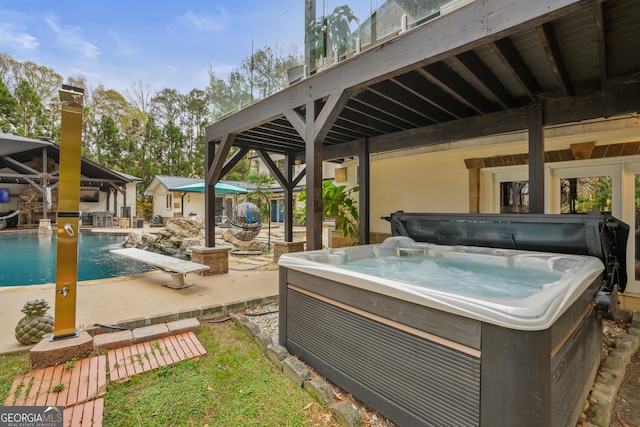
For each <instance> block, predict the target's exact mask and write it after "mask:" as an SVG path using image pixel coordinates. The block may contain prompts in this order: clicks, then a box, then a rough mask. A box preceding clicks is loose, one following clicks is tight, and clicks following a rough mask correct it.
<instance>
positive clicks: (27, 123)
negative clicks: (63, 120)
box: [15, 80, 49, 138]
mask: <svg viewBox="0 0 640 427" xmlns="http://www.w3.org/2000/svg"><path fill="white" fill-rule="evenodd" d="M15 99H16V101H17V106H16V119H15V120H16V122H15V125H16V133H17V134H18V135H21V136H26V137H28V138H38V137H40V136H49V129H48V126H47V125H48V123H49V119H48V117H47V114H46V111H45V109H44V107H43V105H42V101H41V99H40V97H39V96H38V94H37V93H36V92H35V91H34V90H33V88H32V87H31V85H30V84H29V82H27V81H26V80H21V81H20V83H18V87H17V88H16V91H15Z"/></svg>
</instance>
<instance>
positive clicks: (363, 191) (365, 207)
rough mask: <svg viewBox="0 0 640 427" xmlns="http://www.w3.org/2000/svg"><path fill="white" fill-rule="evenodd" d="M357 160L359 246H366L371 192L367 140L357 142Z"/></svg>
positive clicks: (368, 235)
mask: <svg viewBox="0 0 640 427" xmlns="http://www.w3.org/2000/svg"><path fill="white" fill-rule="evenodd" d="M359 145H360V147H359V153H358V160H359V163H360V167H359V168H358V181H359V185H360V191H359V195H358V211H359V215H358V216H359V218H358V219H359V227H360V244H361V245H368V244H369V243H370V237H371V236H370V232H371V227H370V218H369V216H370V215H369V210H370V200H371V191H370V187H369V181H370V176H371V173H370V171H369V139H368V138H362V139H361V140H360V141H359Z"/></svg>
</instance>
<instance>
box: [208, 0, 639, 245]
mask: <svg viewBox="0 0 640 427" xmlns="http://www.w3.org/2000/svg"><path fill="white" fill-rule="evenodd" d="M638 22H640V0H491V1H475V2H472V3H470V4H469V5H467V6H465V7H463V8H461V9H459V10H456V11H454V12H452V13H449V14H447V15H444V16H440V17H437V18H434V19H433V20H431V21H428V22H424V23H422V24H420V25H419V26H417V27H415V28H412V29H410V30H409V31H406V32H404V33H402V34H399V35H398V36H396V37H395V38H393V39H391V40H389V41H387V42H385V43H383V44H381V45H378V46H374V47H372V48H371V49H369V50H367V51H364V52H362V53H360V54H358V55H356V56H354V57H352V58H350V59H348V60H345V61H343V62H341V63H340V64H338V65H336V66H333V67H332V68H330V69H327V70H324V71H322V72H319V73H317V74H314V75H312V76H310V77H307V78H305V79H303V80H302V81H300V82H298V83H296V84H294V85H292V86H290V87H288V88H286V89H284V90H282V91H281V92H278V93H277V94H275V95H273V96H271V97H269V98H266V99H264V100H262V101H260V102H257V103H255V104H253V105H250V106H248V107H247V108H244V109H243V110H241V111H239V112H237V113H235V114H233V115H231V116H229V117H226V118H224V119H222V120H220V121H218V122H216V123H214V124H212V125H210V126H209V127H207V129H206V140H207V151H206V168H207V172H206V179H205V182H206V217H207V225H206V244H207V246H215V242H214V233H213V230H214V226H215V224H214V215H213V212H214V211H215V205H214V204H215V197H214V185H215V183H216V182H217V181H218V180H220V179H221V178H222V177H223V176H224V175H225V174H226V173H227V172H228V171H229V170H230V169H231V168H232V167H233V165H235V163H237V161H238V160H240V159H241V158H242V157H243V156H244V155H245V154H246V153H247V152H248V151H249V150H255V151H256V152H257V153H258V154H259V155H260V156H261V158H262V159H263V161H264V162H265V163H266V164H267V165H268V166H269V168H270V170H271V171H272V173H273V175H274V176H275V178H276V179H277V180H278V182H279V183H280V185H281V186H282V188H283V189H284V193H285V223H284V224H285V240H286V241H292V237H293V231H292V230H293V199H292V197H293V194H292V193H293V188H294V187H295V185H296V184H297V183H298V182H299V181H300V179H301V178H302V177H303V176H305V175H306V183H307V202H306V203H307V205H306V208H307V222H306V231H307V249H309V250H312V249H320V248H321V247H322V234H321V233H322V215H321V212H322V206H321V203H322V191H321V186H322V162H323V161H329V160H337V161H340V160H341V159H344V158H347V157H349V158H350V157H358V158H359V165H360V167H359V185H360V192H359V210H360V243H361V244H366V243H368V239H369V194H370V191H369V190H370V188H369V176H370V175H369V174H370V170H369V156H370V155H371V154H374V153H381V152H387V151H395V150H406V149H411V148H416V147H421V146H428V145H437V144H443V143H448V142H452V141H458V140H464V139H469V138H476V137H481V136H490V135H499V134H503V133H507V132H514V131H523V130H525V131H528V135H529V136H528V140H529V150H528V163H529V188H530V190H529V210H530V212H531V213H543V212H544V162H545V158H544V130H545V127H549V126H554V125H560V124H565V123H571V122H579V121H584V120H592V119H602V118H607V117H611V116H617V115H624V114H634V113H637V112H638V111H640V27H639V26H638ZM232 147H237V148H238V151H237V152H235V154H234V155H233V156H232V157H230V158H228V159H227V157H228V155H229V152H230V149H231V148H232ZM273 153H278V154H282V155H284V157H285V167H284V171H281V170H280V169H278V168H277V167H276V165H275V162H274V161H272V160H271V157H270V155H271V154H273ZM296 161H302V162H304V163H305V169H304V170H303V171H302V172H300V173H299V174H298V175H297V176H293V173H292V171H293V165H294V162H296ZM470 210H473V208H470Z"/></svg>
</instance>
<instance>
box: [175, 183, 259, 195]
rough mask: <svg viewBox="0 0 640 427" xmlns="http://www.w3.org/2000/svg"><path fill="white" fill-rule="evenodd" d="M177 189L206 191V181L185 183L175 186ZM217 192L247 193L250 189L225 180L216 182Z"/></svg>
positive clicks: (193, 191) (195, 191)
mask: <svg viewBox="0 0 640 427" xmlns="http://www.w3.org/2000/svg"><path fill="white" fill-rule="evenodd" d="M173 190H175V191H187V192H191V193H204V182H196V183H195V184H189V185H183V186H181V187H177V188H174V189H173ZM215 190H216V194H246V193H248V192H249V190H246V189H244V188H242V187H238V186H236V185H231V184H227V183H226V182H223V181H218V182H216V187H215Z"/></svg>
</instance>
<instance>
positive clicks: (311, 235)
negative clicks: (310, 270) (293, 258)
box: [304, 101, 322, 250]
mask: <svg viewBox="0 0 640 427" xmlns="http://www.w3.org/2000/svg"><path fill="white" fill-rule="evenodd" d="M315 111H316V102H315V101H311V102H307V109H306V123H305V135H304V140H305V146H306V149H305V163H306V164H307V166H306V170H307V223H306V228H307V250H315V249H322V139H321V138H316V137H315V132H314V124H315Z"/></svg>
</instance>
